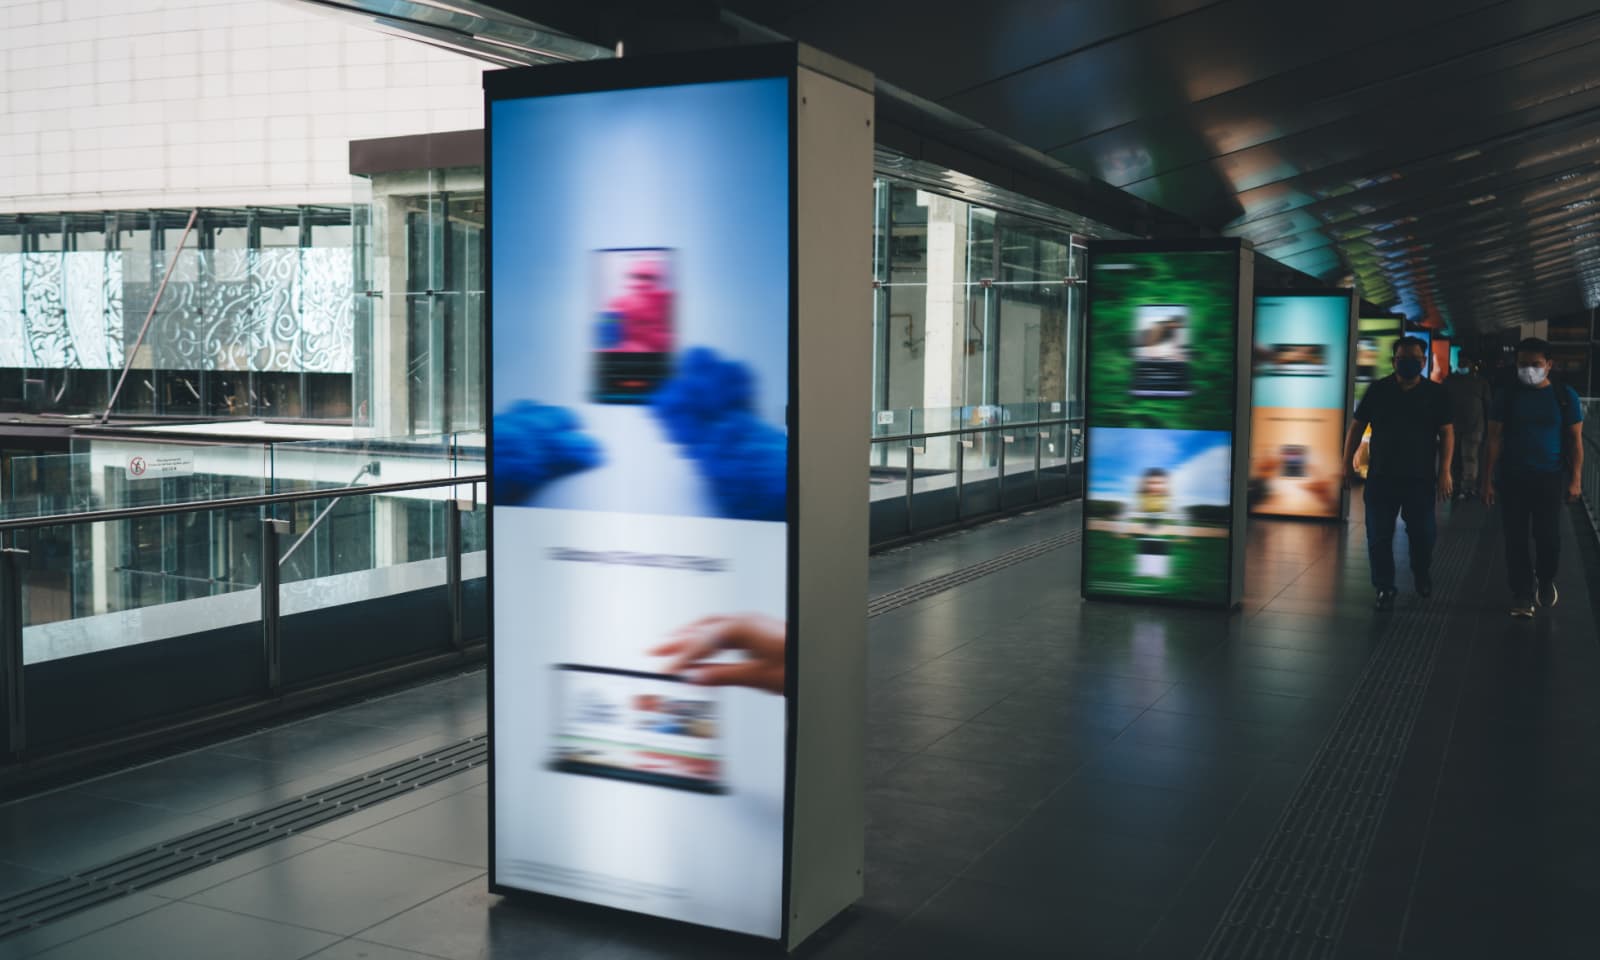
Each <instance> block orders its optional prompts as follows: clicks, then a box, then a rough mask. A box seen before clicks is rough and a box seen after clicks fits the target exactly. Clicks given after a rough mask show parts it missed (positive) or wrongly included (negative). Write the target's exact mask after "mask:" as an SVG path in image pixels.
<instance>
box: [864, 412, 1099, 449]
mask: <svg viewBox="0 0 1600 960" xmlns="http://www.w3.org/2000/svg"><path fill="white" fill-rule="evenodd" d="M1082 422H1083V418H1082V417H1061V418H1060V419H1051V420H1023V421H1018V422H1015V423H989V424H984V425H983V426H976V427H959V428H957V429H955V430H935V431H932V432H929V433H896V434H893V435H891V436H886V437H873V438H872V442H873V443H890V442H895V443H898V442H900V441H907V442H915V441H917V440H937V439H939V438H941V437H959V436H961V435H963V434H968V433H999V432H1001V431H1003V430H1026V429H1028V428H1029V427H1065V426H1071V425H1072V424H1074V423H1082Z"/></svg>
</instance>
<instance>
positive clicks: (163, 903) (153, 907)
mask: <svg viewBox="0 0 1600 960" xmlns="http://www.w3.org/2000/svg"><path fill="white" fill-rule="evenodd" d="M135 895H137V894H135ZM120 899H122V898H121V897H114V898H112V899H110V900H103V901H101V902H100V903H97V904H95V905H94V906H95V907H100V906H104V905H105V904H107V903H114V902H116V901H117V900H120ZM152 899H154V900H156V901H157V902H156V903H152V904H150V905H149V906H148V907H146V908H145V909H142V910H139V911H137V912H136V913H132V914H129V915H128V916H126V917H118V918H117V919H116V920H113V921H111V922H110V923H108V924H106V925H104V926H100V927H95V928H93V929H91V930H85V931H83V932H82V933H79V934H76V935H74V936H70V937H68V938H66V939H65V940H60V941H57V942H56V943H52V944H50V945H49V946H47V947H41V948H40V949H38V950H27V951H25V952H24V953H23V954H22V956H24V957H36V956H39V955H40V954H43V953H47V952H49V951H52V950H59V949H60V948H62V947H65V946H66V945H68V944H70V943H76V942H77V941H79V940H82V939H84V938H85V937H90V936H93V935H95V934H97V933H100V932H101V931H104V930H109V929H111V928H112V927H117V926H121V925H122V924H124V923H128V922H129V921H132V920H137V919H138V918H140V917H143V916H145V915H147V914H151V913H154V912H156V911H157V910H163V909H165V908H167V907H169V906H171V905H172V904H173V903H175V902H176V901H173V900H166V899H163V898H160V897H155V898H152ZM89 909H91V910H92V909H94V907H90V908H89ZM62 919H66V918H65V917H63V918H62ZM56 922H59V921H51V923H56ZM50 925H51V924H50V923H45V924H40V925H39V926H34V927H28V928H26V929H24V930H21V931H19V932H17V933H14V934H11V935H10V936H8V937H6V938H5V939H0V945H3V944H5V942H6V941H7V940H10V939H11V937H17V936H27V935H28V934H29V933H33V932H37V931H39V930H44V929H47V928H48V927H49V926H50Z"/></svg>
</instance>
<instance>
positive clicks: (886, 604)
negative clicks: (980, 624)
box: [867, 530, 1083, 617]
mask: <svg viewBox="0 0 1600 960" xmlns="http://www.w3.org/2000/svg"><path fill="white" fill-rule="evenodd" d="M1081 539H1083V531H1082V530H1074V531H1072V532H1071V533H1063V534H1062V535H1061V536H1059V537H1049V538H1046V539H1044V540H1039V541H1036V542H1034V543H1030V544H1028V545H1027V546H1025V547H1018V548H1017V549H1015V550H1010V551H1007V552H1005V553H1002V554H1000V555H999V556H996V557H991V558H990V559H988V560H985V561H983V562H982V563H975V564H973V565H972V566H970V567H962V568H961V569H960V570H957V571H955V572H953V573H947V574H944V575H943V576H939V577H934V578H932V579H930V580H924V581H922V582H921V583H913V584H911V585H910V586H908V587H901V588H900V589H898V590H891V591H889V592H888V593H885V594H880V595H879V596H876V597H873V598H872V599H871V600H869V601H867V616H868V617H876V616H878V615H879V614H884V613H888V612H889V611H890V610H898V609H899V608H901V607H903V606H906V605H907V604H911V603H916V602H917V601H918V600H926V599H927V598H929V597H931V596H933V595H934V594H937V593H943V592H945V591H946V590H950V589H953V588H955V587H959V586H961V585H962V584H964V583H971V582H972V581H974V580H977V579H979V578H980V577H987V576H988V575H989V574H991V573H996V572H998V571H1001V570H1004V569H1005V568H1007V567H1013V566H1016V565H1017V564H1019V563H1022V562H1023V561H1024V560H1032V559H1033V558H1034V557H1039V556H1043V555H1044V554H1047V553H1049V552H1050V551H1052V550H1060V549H1061V548H1062V547H1065V546H1067V545H1069V544H1073V543H1077V542H1078V541H1079V540H1081Z"/></svg>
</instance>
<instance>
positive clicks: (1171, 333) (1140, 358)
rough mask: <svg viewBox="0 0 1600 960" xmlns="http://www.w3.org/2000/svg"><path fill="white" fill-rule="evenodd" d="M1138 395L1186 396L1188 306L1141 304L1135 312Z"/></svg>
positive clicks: (1135, 391)
mask: <svg viewBox="0 0 1600 960" xmlns="http://www.w3.org/2000/svg"><path fill="white" fill-rule="evenodd" d="M1129 392H1130V393H1131V394H1133V396H1136V397H1187V396H1190V395H1191V394H1192V393H1193V392H1194V390H1193V388H1192V387H1191V385H1190V382H1189V308H1188V307H1184V306H1174V305H1156V306H1144V307H1139V308H1137V309H1136V310H1135V311H1134V331H1133V386H1132V388H1131V389H1130V390H1129Z"/></svg>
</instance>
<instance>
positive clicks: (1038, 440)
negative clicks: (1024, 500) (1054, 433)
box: [1033, 430, 1050, 503]
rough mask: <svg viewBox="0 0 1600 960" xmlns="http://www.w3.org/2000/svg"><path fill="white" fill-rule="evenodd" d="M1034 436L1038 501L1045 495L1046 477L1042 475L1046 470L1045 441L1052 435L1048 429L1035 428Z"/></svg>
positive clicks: (1035, 491)
mask: <svg viewBox="0 0 1600 960" xmlns="http://www.w3.org/2000/svg"><path fill="white" fill-rule="evenodd" d="M1034 434H1035V436H1034V438H1033V502H1034V503H1038V502H1039V498H1040V497H1042V496H1043V495H1044V478H1043V477H1042V476H1040V474H1041V472H1042V471H1043V470H1044V441H1045V438H1046V437H1048V436H1049V435H1050V431H1048V430H1035V431H1034Z"/></svg>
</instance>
